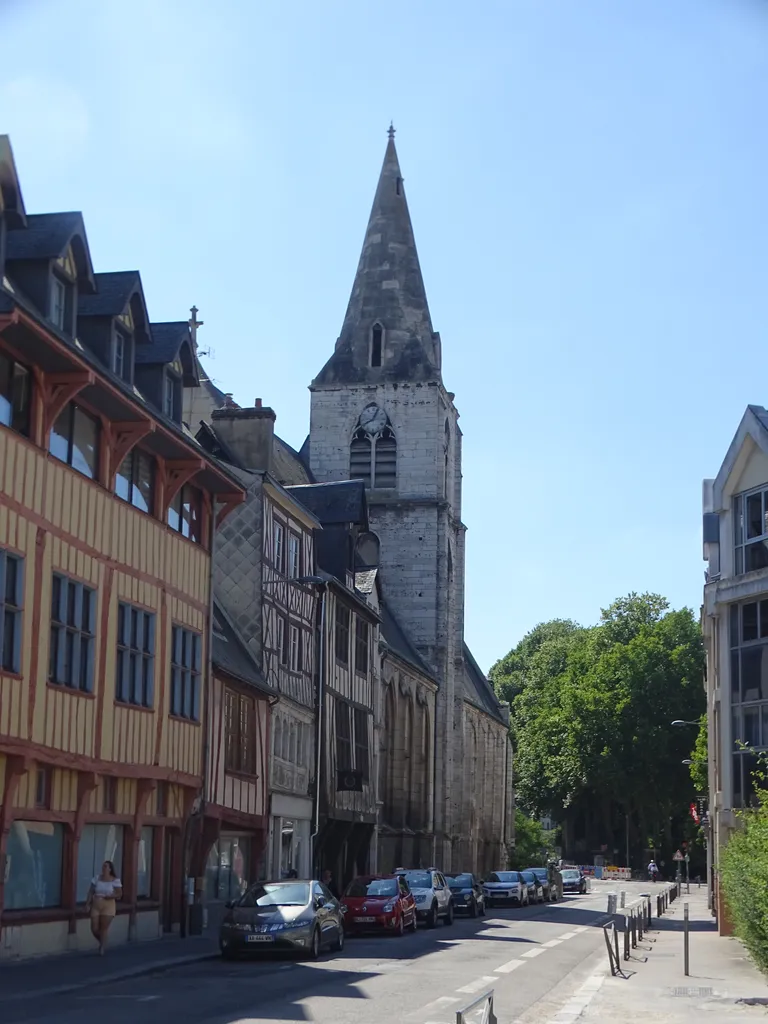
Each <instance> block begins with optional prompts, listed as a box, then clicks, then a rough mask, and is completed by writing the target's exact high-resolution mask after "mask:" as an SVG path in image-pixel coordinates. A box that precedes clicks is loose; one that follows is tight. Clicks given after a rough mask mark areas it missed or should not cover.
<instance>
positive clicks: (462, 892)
mask: <svg viewBox="0 0 768 1024" xmlns="http://www.w3.org/2000/svg"><path fill="white" fill-rule="evenodd" d="M445 880H446V882H447V883H448V888H449V889H450V890H451V899H452V900H453V909H454V911H455V912H456V913H457V914H459V913H465V912H466V913H467V914H469V916H470V917H478V916H480V917H485V896H484V895H483V887H482V886H481V885H480V883H479V882H478V880H477V879H476V878H475V876H474V875H470V874H461V875H446V876H445Z"/></svg>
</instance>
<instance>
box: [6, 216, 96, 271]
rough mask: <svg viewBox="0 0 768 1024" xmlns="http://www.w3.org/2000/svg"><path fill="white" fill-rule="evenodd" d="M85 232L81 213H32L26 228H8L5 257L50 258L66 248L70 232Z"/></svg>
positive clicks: (54, 257) (21, 258)
mask: <svg viewBox="0 0 768 1024" xmlns="http://www.w3.org/2000/svg"><path fill="white" fill-rule="evenodd" d="M76 231H80V232H81V233H82V234H83V235H84V234H85V228H84V225H83V215H82V214H81V213H74V212H72V213H32V214H28V215H27V226H26V228H18V229H17V230H15V231H9V232H8V235H7V243H6V258H7V259H9V260H52V259H58V257H59V256H63V255H64V253H65V252H66V251H67V246H68V245H69V243H70V241H71V239H72V235H73V234H74V233H75V232H76Z"/></svg>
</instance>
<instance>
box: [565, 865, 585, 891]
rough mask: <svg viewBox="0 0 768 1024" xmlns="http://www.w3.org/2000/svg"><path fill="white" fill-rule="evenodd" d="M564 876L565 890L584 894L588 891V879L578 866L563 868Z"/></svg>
mask: <svg viewBox="0 0 768 1024" xmlns="http://www.w3.org/2000/svg"><path fill="white" fill-rule="evenodd" d="M560 874H561V875H562V876H563V892H578V893H581V894H582V895H583V894H584V893H585V892H586V891H587V880H586V878H585V877H584V875H583V874H582V873H581V871H580V870H579V869H578V868H561V869H560Z"/></svg>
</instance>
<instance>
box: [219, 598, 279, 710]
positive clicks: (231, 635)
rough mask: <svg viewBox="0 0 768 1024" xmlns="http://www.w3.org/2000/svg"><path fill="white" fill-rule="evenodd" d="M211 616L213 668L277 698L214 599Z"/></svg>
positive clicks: (232, 625) (225, 614)
mask: <svg viewBox="0 0 768 1024" xmlns="http://www.w3.org/2000/svg"><path fill="white" fill-rule="evenodd" d="M213 615H214V630H213V644H212V647H211V653H212V656H213V664H214V667H215V668H218V669H220V670H221V671H222V672H225V673H226V674H227V675H229V676H233V677H234V678H235V679H239V680H240V681H241V682H243V683H248V684H250V685H251V686H255V687H257V688H258V689H259V690H262V691H264V692H265V693H270V694H271V693H274V694H275V696H277V691H276V690H275V689H273V688H272V687H271V686H270V685H269V684H268V683H267V681H266V680H265V679H264V676H263V675H262V674H261V671H260V669H259V667H258V665H257V664H256V662H255V661H254V659H253V657H252V655H251V653H250V651H249V650H248V647H247V646H246V643H245V641H244V640H243V639H242V638H241V636H240V634H239V632H238V631H237V629H236V628H235V626H234V624H233V623H232V621H231V619H230V618H229V617H228V616H227V613H226V612H225V611H224V609H223V607H222V606H221V604H220V603H219V602H218V601H217V600H216V599H214V602H213Z"/></svg>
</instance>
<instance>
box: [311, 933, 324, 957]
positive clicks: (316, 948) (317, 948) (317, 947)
mask: <svg viewBox="0 0 768 1024" xmlns="http://www.w3.org/2000/svg"><path fill="white" fill-rule="evenodd" d="M321 949H322V946H321V943H320V929H319V928H315V930H314V931H313V932H312V938H311V939H310V940H309V958H310V960H317V959H318V957H319V956H320V952H321Z"/></svg>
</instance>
